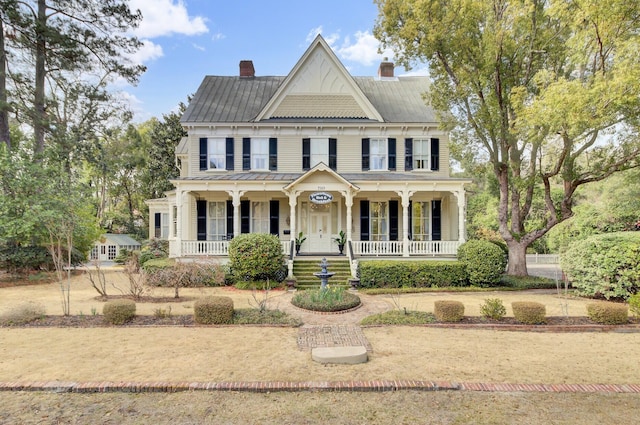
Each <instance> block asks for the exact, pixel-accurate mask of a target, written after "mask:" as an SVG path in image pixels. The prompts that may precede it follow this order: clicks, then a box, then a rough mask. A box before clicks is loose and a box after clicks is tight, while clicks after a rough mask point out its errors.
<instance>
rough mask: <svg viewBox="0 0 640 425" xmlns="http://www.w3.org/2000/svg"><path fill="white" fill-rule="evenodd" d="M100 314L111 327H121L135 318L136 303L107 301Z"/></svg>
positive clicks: (123, 300) (125, 300) (124, 300)
mask: <svg viewBox="0 0 640 425" xmlns="http://www.w3.org/2000/svg"><path fill="white" fill-rule="evenodd" d="M102 314H103V315H104V319H105V320H106V321H107V322H109V323H111V324H112V325H123V324H125V323H127V322H128V321H130V320H132V319H133V318H134V317H135V316H136V303H135V302H133V301H132V300H127V299H122V300H113V301H107V302H106V303H105V304H104V307H102Z"/></svg>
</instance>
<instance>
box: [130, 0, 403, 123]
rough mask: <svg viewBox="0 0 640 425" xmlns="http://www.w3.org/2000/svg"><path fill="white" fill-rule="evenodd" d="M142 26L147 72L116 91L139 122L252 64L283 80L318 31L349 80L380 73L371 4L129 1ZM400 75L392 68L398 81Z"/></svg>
mask: <svg viewBox="0 0 640 425" xmlns="http://www.w3.org/2000/svg"><path fill="white" fill-rule="evenodd" d="M130 6H131V7H132V8H133V9H140V11H141V12H142V15H143V21H142V23H141V25H140V27H139V28H138V29H136V31H135V34H136V35H137V36H138V38H140V39H141V40H143V41H144V43H145V46H144V48H143V49H141V50H140V51H139V52H138V54H137V55H136V56H135V57H134V60H135V61H137V62H139V63H143V64H145V65H146V66H147V72H146V73H145V74H144V75H143V76H142V77H141V79H140V82H139V84H138V85H137V86H136V87H131V86H122V87H120V88H119V89H120V90H121V91H122V94H123V95H124V96H125V97H126V98H127V99H128V100H129V102H130V104H131V107H132V109H133V110H134V112H135V120H136V121H138V122H140V121H144V120H147V119H149V118H151V117H153V116H155V117H158V118H161V117H162V114H165V113H169V112H171V111H174V110H176V107H177V105H178V103H179V102H181V101H182V102H186V100H187V96H188V95H189V94H192V93H195V91H196V89H197V88H198V86H199V85H200V82H201V81H202V79H203V78H204V76H205V75H237V74H238V69H239V68H238V64H239V62H240V60H243V59H250V60H253V63H254V67H255V70H256V75H287V74H288V73H289V71H290V70H291V69H292V68H293V66H294V65H295V64H296V62H297V61H298V59H299V58H300V56H302V54H303V53H304V51H305V50H306V48H307V47H308V46H309V44H310V43H311V41H312V40H313V38H314V37H315V36H316V35H317V34H318V33H321V34H322V36H323V37H324V38H325V39H326V40H327V42H328V43H329V45H330V46H331V47H332V48H333V49H334V51H335V52H336V54H337V55H338V57H339V58H340V60H341V61H342V63H343V64H344V65H345V66H346V67H347V69H348V70H349V71H350V72H351V74H352V75H358V76H361V75H371V76H374V75H377V70H378V65H379V63H380V61H381V60H382V58H383V57H389V59H391V60H393V57H392V54H391V53H390V52H386V53H384V54H378V53H377V50H378V47H379V43H378V41H377V40H376V39H375V38H374V37H373V35H372V30H373V26H374V24H375V20H376V18H377V14H378V11H377V7H376V5H375V4H374V3H373V0H322V1H304V0H273V1H268V0H130ZM402 73H404V70H403V69H397V70H396V75H398V74H402Z"/></svg>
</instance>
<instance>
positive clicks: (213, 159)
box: [207, 138, 227, 170]
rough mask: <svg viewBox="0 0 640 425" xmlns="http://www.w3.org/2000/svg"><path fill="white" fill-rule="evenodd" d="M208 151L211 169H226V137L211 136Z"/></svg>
mask: <svg viewBox="0 0 640 425" xmlns="http://www.w3.org/2000/svg"><path fill="white" fill-rule="evenodd" d="M207 153H208V157H209V162H208V164H209V169H210V170H224V169H225V168H226V161H225V159H226V156H227V151H226V139H224V138H209V139H208V146H207Z"/></svg>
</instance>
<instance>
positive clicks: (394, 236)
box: [389, 201, 398, 241]
mask: <svg viewBox="0 0 640 425" xmlns="http://www.w3.org/2000/svg"><path fill="white" fill-rule="evenodd" d="M389 240H390V241H397V240H398V201H389Z"/></svg>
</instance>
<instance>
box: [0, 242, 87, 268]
mask: <svg viewBox="0 0 640 425" xmlns="http://www.w3.org/2000/svg"><path fill="white" fill-rule="evenodd" d="M63 258H64V259H65V264H66V259H67V254H66V250H64V249H63ZM85 260H86V256H85V255H84V254H83V253H81V252H80V251H78V250H77V249H75V248H74V249H72V250H71V265H72V266H74V267H76V266H79V265H81V264H83V263H84V262H85ZM53 268H54V265H53V260H52V259H51V254H50V253H49V250H47V248H45V247H44V246H35V245H27V246H22V245H17V244H12V243H9V244H4V245H0V269H5V270H7V271H8V272H9V273H11V274H19V273H28V272H29V271H32V270H40V269H48V270H52V269H53Z"/></svg>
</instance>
